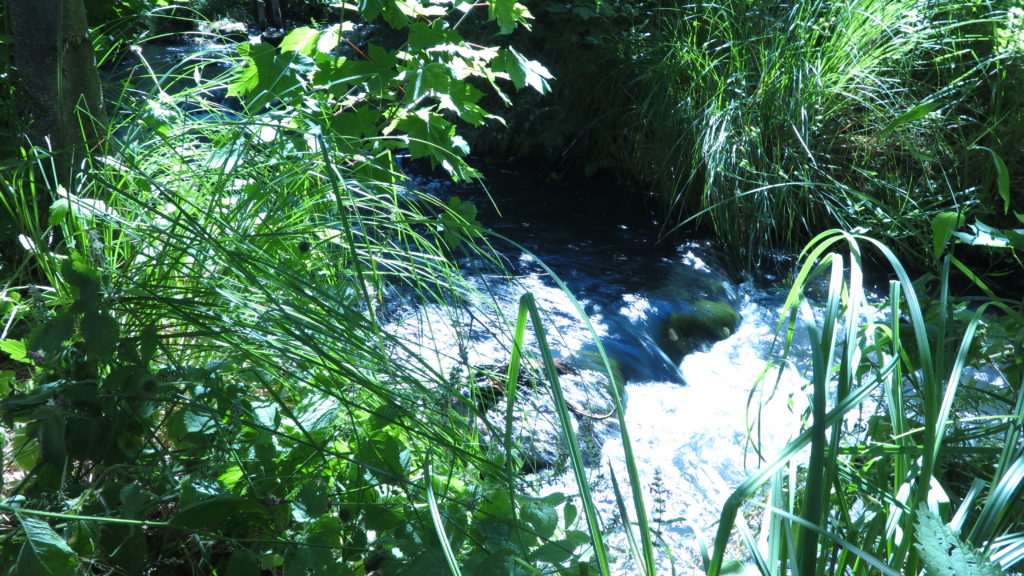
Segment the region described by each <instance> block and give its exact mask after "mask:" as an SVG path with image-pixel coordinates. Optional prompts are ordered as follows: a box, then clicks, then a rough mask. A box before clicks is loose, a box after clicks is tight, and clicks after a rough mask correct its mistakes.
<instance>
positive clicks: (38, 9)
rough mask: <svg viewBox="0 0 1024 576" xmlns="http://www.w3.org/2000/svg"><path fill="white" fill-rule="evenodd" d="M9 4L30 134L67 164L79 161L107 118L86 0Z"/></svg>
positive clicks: (14, 0) (19, 90) (18, 0)
mask: <svg viewBox="0 0 1024 576" xmlns="http://www.w3.org/2000/svg"><path fill="white" fill-rule="evenodd" d="M7 9H8V14H9V16H10V22H11V32H12V35H13V36H14V65H15V68H16V70H17V78H18V81H19V84H18V86H17V94H18V98H19V105H20V106H21V108H22V110H23V111H24V113H23V114H22V116H23V118H25V120H26V121H27V123H28V129H27V134H28V136H29V138H30V140H31V141H32V143H33V144H35V145H43V146H47V147H49V148H50V149H51V150H53V151H54V152H55V153H56V154H58V155H59V156H60V157H61V158H62V159H63V160H64V161H66V162H69V164H68V166H72V165H74V164H77V163H78V161H80V160H81V158H82V157H83V156H84V155H85V154H86V153H87V151H88V146H90V145H91V144H92V143H93V142H94V141H95V140H96V138H98V136H99V135H101V134H102V133H103V132H102V131H103V127H104V126H105V124H106V113H105V112H104V110H103V100H102V97H101V94H100V81H99V72H98V71H97V69H96V56H95V54H94V53H93V49H92V43H91V42H90V40H89V27H88V22H87V20H86V12H85V6H84V4H83V2H82V0H7ZM61 163H62V164H63V163H64V162H63V161H62V162H61Z"/></svg>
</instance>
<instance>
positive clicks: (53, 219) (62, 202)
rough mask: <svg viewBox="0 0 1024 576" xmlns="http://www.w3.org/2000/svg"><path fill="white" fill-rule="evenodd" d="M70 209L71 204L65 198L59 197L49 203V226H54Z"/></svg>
mask: <svg viewBox="0 0 1024 576" xmlns="http://www.w3.org/2000/svg"><path fill="white" fill-rule="evenodd" d="M69 210H71V205H70V204H69V203H68V199H67V198H61V199H59V200H57V201H56V202H54V203H53V204H51V205H50V218H49V223H50V226H56V225H57V224H60V223H61V222H63V221H64V217H65V216H67V214H68V211H69Z"/></svg>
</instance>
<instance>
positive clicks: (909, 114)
mask: <svg viewBox="0 0 1024 576" xmlns="http://www.w3.org/2000/svg"><path fill="white" fill-rule="evenodd" d="M941 104H942V103H941V102H937V101H932V102H924V103H923V104H918V105H917V106H914V107H913V108H911V109H910V110H907V111H906V112H904V113H903V114H900V115H899V116H897V117H896V118H894V119H893V120H892V121H891V122H889V123H888V124H886V125H885V126H884V127H883V128H882V130H881V132H880V134H886V133H888V132H891V131H893V130H895V129H896V128H899V127H900V126H902V125H904V124H909V123H910V122H915V121H917V120H920V119H921V118H924V117H925V116H927V115H928V114H930V113H931V112H932V111H933V110H935V109H936V108H938V107H939V106H940V105H941Z"/></svg>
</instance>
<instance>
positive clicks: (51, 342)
mask: <svg viewBox="0 0 1024 576" xmlns="http://www.w3.org/2000/svg"><path fill="white" fill-rule="evenodd" d="M74 332H75V315H74V314H72V313H71V312H64V313H63V314H59V315H57V317H56V318H54V319H52V320H50V321H49V322H47V323H46V324H44V325H43V326H42V327H40V328H39V329H37V330H35V331H33V333H32V334H31V335H30V336H29V338H28V348H29V350H36V351H39V352H41V353H42V354H43V356H51V355H53V354H55V353H57V352H59V351H60V350H62V349H63V348H64V342H67V341H68V340H70V339H71V336H72V335H73V334H74Z"/></svg>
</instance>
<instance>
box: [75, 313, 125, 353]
mask: <svg viewBox="0 0 1024 576" xmlns="http://www.w3.org/2000/svg"><path fill="white" fill-rule="evenodd" d="M80 330H81V332H82V338H83V339H84V340H85V351H86V353H87V354H88V355H89V356H90V357H91V358H93V359H96V360H101V361H107V360H110V359H111V358H113V357H114V351H115V350H116V349H117V341H118V337H119V329H118V325H117V320H114V317H113V316H111V315H110V314H108V313H106V312H98V311H95V310H94V311H90V312H86V313H85V314H84V315H83V316H82V322H81V326H80Z"/></svg>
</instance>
